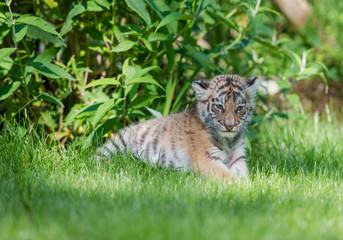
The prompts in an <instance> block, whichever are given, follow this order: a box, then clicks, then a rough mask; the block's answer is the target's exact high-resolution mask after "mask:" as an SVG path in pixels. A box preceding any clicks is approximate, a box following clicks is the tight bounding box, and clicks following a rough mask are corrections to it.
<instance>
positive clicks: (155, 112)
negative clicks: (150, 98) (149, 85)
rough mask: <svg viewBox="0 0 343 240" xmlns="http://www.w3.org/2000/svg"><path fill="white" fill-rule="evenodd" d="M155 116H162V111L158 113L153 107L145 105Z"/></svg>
mask: <svg viewBox="0 0 343 240" xmlns="http://www.w3.org/2000/svg"><path fill="white" fill-rule="evenodd" d="M145 108H146V109H147V110H148V111H149V112H150V113H151V114H152V115H153V116H154V117H155V118H159V117H162V113H160V112H159V111H156V110H154V109H151V108H148V107H145Z"/></svg>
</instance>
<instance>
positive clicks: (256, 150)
mask: <svg viewBox="0 0 343 240" xmlns="http://www.w3.org/2000/svg"><path fill="white" fill-rule="evenodd" d="M251 135H254V136H255V137H256V138H255V139H254V140H253V141H252V142H251V149H249V168H250V169H251V180H250V181H247V182H244V183H242V184H223V183H221V182H215V181H210V180H207V179H205V178H203V177H201V176H199V175H197V174H195V173H180V172H175V171H171V170H167V169H158V168H154V167H153V166H150V165H147V164H144V163H142V162H140V161H139V160H137V159H135V158H133V157H132V156H125V155H122V156H118V157H117V158H115V159H112V160H111V161H106V162H103V163H96V162H95V161H94V160H93V159H92V149H87V150H82V149H80V148H78V147H76V146H68V147H67V148H66V149H60V148H58V147H57V145H56V144H55V143H49V141H46V140H42V139H44V138H42V137H41V136H40V135H39V134H37V132H36V131H35V129H34V128H22V127H19V126H18V125H15V124H8V123H5V127H4V130H3V131H2V132H1V134H0V147H1V150H0V216H1V218H0V239H341V238H342V236H343V208H342V207H343V206H342V205H343V204H342V202H343V201H342V194H343V185H342V179H343V166H342V165H343V164H342V162H343V144H342V142H343V128H342V126H340V125H339V124H336V123H328V122H324V121H323V122H319V123H315V122H313V121H312V120H300V119H297V120H288V121H283V120H275V121H272V122H270V123H265V124H263V125H262V126H261V127H259V128H258V130H254V131H252V132H251ZM199 147H201V146H199Z"/></svg>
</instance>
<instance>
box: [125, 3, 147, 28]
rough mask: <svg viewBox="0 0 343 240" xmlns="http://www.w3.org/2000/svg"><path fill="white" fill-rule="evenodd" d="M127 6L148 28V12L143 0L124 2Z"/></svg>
mask: <svg viewBox="0 0 343 240" xmlns="http://www.w3.org/2000/svg"><path fill="white" fill-rule="evenodd" d="M125 2H126V4H127V6H128V7H129V8H131V9H132V10H133V11H135V12H136V13H137V14H138V15H139V16H140V17H141V18H143V20H144V21H145V22H146V24H147V25H148V26H150V25H151V19H150V15H149V13H148V11H147V10H146V7H145V3H144V1H143V0H125Z"/></svg>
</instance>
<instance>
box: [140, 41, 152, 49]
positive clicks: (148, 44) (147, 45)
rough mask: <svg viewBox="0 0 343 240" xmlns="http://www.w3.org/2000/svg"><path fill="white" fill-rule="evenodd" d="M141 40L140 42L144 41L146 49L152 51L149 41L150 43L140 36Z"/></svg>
mask: <svg viewBox="0 0 343 240" xmlns="http://www.w3.org/2000/svg"><path fill="white" fill-rule="evenodd" d="M141 40H142V42H143V43H144V45H145V46H146V47H147V49H148V50H149V51H150V52H152V46H151V43H150V42H149V41H148V40H147V39H145V38H142V39H141Z"/></svg>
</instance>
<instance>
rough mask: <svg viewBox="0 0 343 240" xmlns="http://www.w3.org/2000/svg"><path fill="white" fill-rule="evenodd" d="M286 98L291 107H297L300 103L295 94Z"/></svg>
mask: <svg viewBox="0 0 343 240" xmlns="http://www.w3.org/2000/svg"><path fill="white" fill-rule="evenodd" d="M287 98H288V101H289V102H290V103H291V104H292V105H293V107H297V106H298V105H299V103H300V98H299V96H298V95H297V94H288V95H287Z"/></svg>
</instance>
